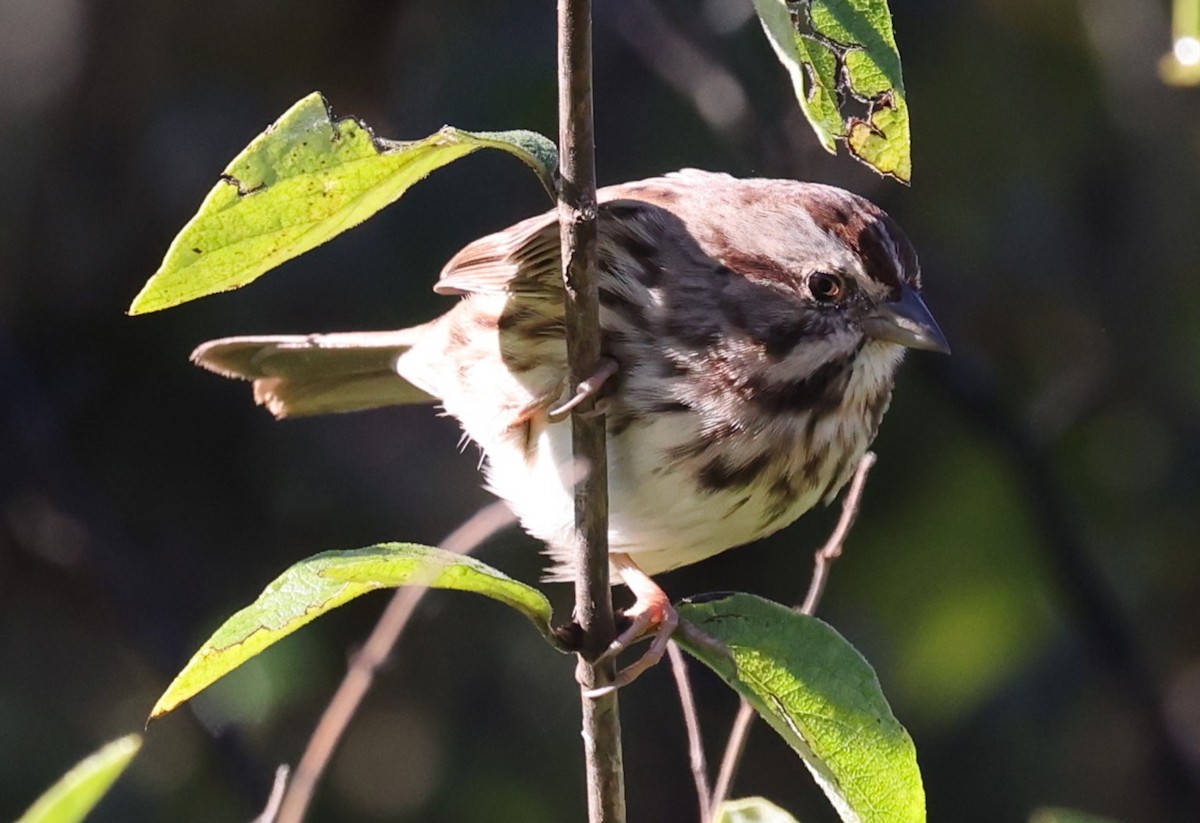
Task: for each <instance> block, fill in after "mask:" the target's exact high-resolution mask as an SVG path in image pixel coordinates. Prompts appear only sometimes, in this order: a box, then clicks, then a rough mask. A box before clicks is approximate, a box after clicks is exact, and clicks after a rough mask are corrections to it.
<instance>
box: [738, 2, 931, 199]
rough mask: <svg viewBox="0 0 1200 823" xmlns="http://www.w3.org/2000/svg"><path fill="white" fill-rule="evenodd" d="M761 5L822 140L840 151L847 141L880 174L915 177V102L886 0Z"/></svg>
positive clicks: (766, 26)
mask: <svg viewBox="0 0 1200 823" xmlns="http://www.w3.org/2000/svg"><path fill="white" fill-rule="evenodd" d="M754 8H755V10H756V11H757V12H758V17H759V21H760V22H761V23H762V27H763V31H764V32H765V33H766V35H767V39H768V40H769V41H770V43H771V47H772V48H773V49H774V50H775V54H776V55H777V56H778V57H779V60H780V62H782V63H783V65H784V67H785V68H786V69H787V71H788V74H789V75H790V76H791V78H792V86H793V88H794V89H795V92H796V99H797V100H798V101H799V102H800V108H801V109H802V110H803V111H804V114H805V116H806V117H807V118H808V121H809V123H811V124H812V127H813V130H814V131H815V132H816V134H817V139H818V140H819V141H820V142H821V145H822V146H824V147H825V149H826V150H827V151H829V152H833V151H835V146H836V141H838V140H841V141H843V143H845V145H846V148H847V149H848V150H849V151H850V153H851V154H852V155H853V156H854V157H856V158H857V159H859V160H861V161H862V162H864V163H866V164H867V165H868V166H871V167H872V168H873V169H875V170H876V171H878V172H879V173H880V174H885V175H888V176H890V177H894V178H896V179H897V180H900V181H901V182H904V183H907V182H909V181H910V180H911V179H912V143H911V137H910V134H909V120H908V102H907V98H906V96H905V93H904V78H903V76H902V75H901V71H900V51H899V49H897V47H896V37H895V33H894V32H893V31H892V15H891V12H890V11H889V9H888V4H887V0H808V2H803V3H797V2H788V0H754ZM864 107H865V111H864V110H863V109H864ZM855 108H857V109H859V110H860V111H862V114H863V115H864V116H859V115H858V114H855V113H854V111H853V110H854V109H855Z"/></svg>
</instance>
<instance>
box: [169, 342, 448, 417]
mask: <svg viewBox="0 0 1200 823" xmlns="http://www.w3.org/2000/svg"><path fill="white" fill-rule="evenodd" d="M436 322H437V321H433V323H427V324H425V325H424V326H415V327H413V328H410V329H401V330H399V331H378V332H348V333H345V334H310V335H273V336H263V337H225V338H222V339H220V340H210V341H209V342H207V343H205V344H203V345H201V346H200V347H199V348H197V349H196V350H195V351H194V352H192V362H193V363H195V364H196V365H198V366H201V367H202V368H205V369H208V370H209V371H211V372H216V373H217V374H219V375H222V376H224V377H233V378H239V379H242V380H250V381H253V383H254V399H255V401H256V402H258V403H259V404H260V405H263V406H266V407H267V409H269V410H270V412H271V414H273V415H275V416H276V417H278V418H283V417H307V416H311V415H318V414H336V413H339V412H350V411H362V410H365V409H374V408H379V407H380V406H395V405H403V404H408V403H432V402H434V401H435V399H436V398H434V397H432V396H431V395H429V394H428V393H426V392H424V391H422V390H421V389H419V388H417V387H416V386H414V385H413V384H412V383H410V382H408V381H407V380H405V379H404V378H403V377H401V376H400V375H399V374H398V373H397V371H396V361H397V360H398V359H399V357H400V356H401V355H402V354H404V353H405V352H406V351H408V349H409V348H410V347H411V346H413V345H414V344H415V343H416V342H417V341H418V340H420V339H421V337H422V336H423V335H424V334H425V333H426V332H427V331H428V329H429V328H430V327H431V326H433V325H434V323H436Z"/></svg>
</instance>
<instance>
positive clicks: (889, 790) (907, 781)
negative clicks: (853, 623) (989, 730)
mask: <svg viewBox="0 0 1200 823" xmlns="http://www.w3.org/2000/svg"><path fill="white" fill-rule="evenodd" d="M679 615H680V617H682V618H683V619H685V620H688V621H690V622H691V623H693V624H694V625H695V626H696V627H698V628H699V629H700V630H701V631H702V632H704V633H705V634H707V635H709V637H711V638H714V639H715V640H717V641H719V642H720V643H722V644H724V645H725V647H726V648H727V649H728V652H729V654H728V655H726V654H724V653H722V651H719V650H718V649H716V648H714V647H712V646H711V645H706V644H703V643H699V642H696V641H695V640H689V639H688V637H687V636H686V634H682V635H677V636H676V638H677V640H678V641H679V642H680V643H681V644H682V645H683V647H684V648H685V649H687V651H688V652H690V653H691V654H692V655H694V656H695V657H696V658H698V659H699V660H700V661H701V662H703V663H705V664H706V665H708V666H709V667H710V668H712V669H713V670H714V671H715V672H716V673H717V674H718V675H720V676H721V678H722V679H724V680H725V681H726V682H727V683H729V685H731V686H732V687H733V688H734V689H735V690H736V691H737V692H738V693H739V694H741V695H742V696H743V697H745V698H746V699H747V700H748V701H749V702H750V703H751V705H753V706H754V708H755V709H756V710H757V711H758V713H759V714H760V715H762V716H763V718H764V719H766V721H767V722H768V723H770V724H771V726H772V727H773V728H774V729H775V731H777V732H779V734H780V735H781V736H782V737H783V738H784V740H786V741H787V742H788V744H789V745H790V746H791V747H792V748H793V749H795V750H796V752H797V753H798V754H799V755H800V757H801V759H802V760H803V761H804V764H805V765H806V766H807V767H808V769H809V771H811V772H812V774H813V776H814V777H815V778H816V780H817V783H818V784H819V785H820V786H821V788H822V790H824V792H825V794H826V796H828V797H829V799H830V801H831V802H832V803H833V805H834V808H835V809H837V812H838V814H839V815H840V816H841V819H842V820H843V821H846V823H885V821H886V823H923V821H924V820H925V790H924V788H923V786H922V784H921V773H920V770H919V769H918V767H917V756H916V750H915V748H914V747H913V742H912V739H911V738H910V737H909V736H908V732H906V731H905V730H904V727H903V726H901V725H900V723H899V722H897V720H896V718H895V717H894V716H893V715H892V711H891V709H890V708H889V707H888V704H887V701H886V700H885V699H884V697H883V691H882V690H881V689H880V686H879V680H878V678H876V676H875V672H874V671H873V670H872V669H871V667H870V665H869V664H868V663H867V661H866V660H864V659H863V657H862V655H860V654H859V653H858V652H857V651H856V650H855V649H854V647H853V646H851V645H850V644H849V643H848V642H846V640H845V638H843V637H842V636H841V635H840V634H838V633H837V632H836V631H834V630H833V629H832V628H831V627H830V626H828V625H827V624H825V623H823V622H821V621H820V620H818V619H816V618H813V617H806V616H805V615H802V614H799V613H797V612H795V611H793V610H791V609H788V608H786V607H785V606H781V605H779V604H778V603H772V602H770V601H768V600H763V599H762V598H759V597H754V596H752V595H748V594H732V595H728V596H724V597H720V598H716V599H712V600H706V601H704V602H696V603H684V604H683V605H681V606H680V608H679Z"/></svg>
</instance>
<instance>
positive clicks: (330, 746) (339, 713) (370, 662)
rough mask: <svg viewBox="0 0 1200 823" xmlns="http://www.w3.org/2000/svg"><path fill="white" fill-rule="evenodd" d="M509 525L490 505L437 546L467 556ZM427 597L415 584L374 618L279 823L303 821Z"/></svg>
mask: <svg viewBox="0 0 1200 823" xmlns="http://www.w3.org/2000/svg"><path fill="white" fill-rule="evenodd" d="M514 520H515V518H514V517H513V514H512V512H511V511H510V510H509V508H508V506H506V505H505V504H504V503H501V502H496V503H491V504H489V505H487V506H485V507H483V508H482V509H480V510H479V511H478V512H476V513H475V514H474V515H472V516H471V517H470V518H469V519H468V520H467V521H466V522H465V523H463V524H462V525H461V526H459V527H458V528H457V529H455V530H454V531H453V532H452V533H451V534H450V536H449V537H447V538H446V539H445V540H443V541H442V542H441V544H440V545H441V547H442V548H443V549H445V550H446V551H452V552H456V553H458V554H469V553H470V552H471V551H473V550H474V549H476V548H477V547H478V546H479V545H480V544H481V543H483V541H485V540H487V538H488V537H490V536H491V535H493V534H495V533H496V532H498V531H500V530H501V529H503V528H505V527H507V526H509V525H511V524H512V523H513V522H514ZM426 591H427V589H426V588H425V587H424V586H421V585H420V583H419V581H414V583H413V584H412V585H407V586H403V587H401V588H398V589H396V593H395V594H394V595H392V599H391V601H390V602H389V603H388V605H387V608H386V609H384V612H383V614H382V615H380V617H379V622H378V623H376V624H375V628H374V629H373V630H372V631H371V634H370V636H369V637H368V638H367V642H366V643H364V644H363V647H362V649H361V650H360V651H359V653H358V654H356V655H355V656H354V660H353V661H352V662H351V663H350V668H349V670H348V671H347V672H346V676H345V678H343V680H342V684H341V685H340V686H338V690H337V692H336V693H335V694H334V695H333V699H332V700H330V701H329V705H328V706H327V707H326V708H325V713H324V714H322V715H321V720H320V722H319V723H317V728H316V730H315V731H314V732H313V734H312V737H310V738H309V741H308V746H307V747H306V748H305V750H304V756H303V757H301V758H300V763H299V765H297V766H296V773H295V775H294V776H293V777H292V780H291V782H290V783H289V784H288V787H287V792H286V793H285V794H284V796H283V803H282V805H281V806H280V809H279V816H278V818H277V820H278V823H300V821H301V820H303V819H304V814H305V812H306V811H307V810H308V805H309V803H311V802H312V797H313V792H314V791H315V790H316V787H317V783H318V781H320V779H321V775H322V774H324V772H325V768H326V767H327V766H328V765H329V760H330V758H332V757H333V751H334V749H335V748H336V747H337V744H338V742H339V741H340V740H341V739H342V735H343V734H344V733H345V731H346V727H347V726H349V725H350V720H351V719H352V718H353V717H354V713H355V712H356V711H358V707H359V704H361V703H362V699H363V697H364V696H366V693H367V690H368V689H369V688H371V684H372V682H373V681H374V680H375V672H376V671H378V669H379V667H380V666H382V665H383V663H384V662H385V661H386V660H387V658H388V656H389V655H390V654H391V653H392V648H393V647H394V646H395V645H396V641H397V640H398V639H399V638H400V633H401V632H403V631H404V627H405V625H407V624H408V620H409V618H410V617H412V614H413V611H414V610H415V609H416V607H417V604H418V603H419V602H420V600H421V598H422V597H423V596H424V595H425V592H426Z"/></svg>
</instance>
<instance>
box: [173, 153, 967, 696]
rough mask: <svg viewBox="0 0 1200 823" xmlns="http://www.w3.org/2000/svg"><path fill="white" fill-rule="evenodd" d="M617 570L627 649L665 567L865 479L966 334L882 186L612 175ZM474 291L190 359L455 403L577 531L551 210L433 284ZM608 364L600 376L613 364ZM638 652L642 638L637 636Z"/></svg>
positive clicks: (552, 526)
mask: <svg viewBox="0 0 1200 823" xmlns="http://www.w3.org/2000/svg"><path fill="white" fill-rule="evenodd" d="M599 202H600V208H599V227H598V231H599V241H598V256H599V270H598V272H597V276H598V278H599V289H600V300H601V308H600V312H601V317H600V321H601V326H602V330H603V331H602V334H603V338H602V349H603V353H604V355H605V357H606V358H607V360H606V362H607V363H609V364H611V366H613V367H615V368H612V369H610V370H609V371H610V372H611V374H610V375H607V378H608V379H607V380H605V381H604V382H603V384H602V385H601V386H600V388H599V390H598V393H599V402H600V404H601V407H602V409H603V411H604V412H605V413H606V415H607V427H608V454H609V490H610V498H611V504H610V508H611V511H610V518H609V544H610V547H611V552H612V561H613V571H614V574H615V575H617V576H618V577H617V579H620V580H623V581H624V582H625V583H626V585H628V586H629V587H630V588H631V590H632V591H633V592H634V594H635V595H636V597H637V603H635V605H634V607H633V608H632V609H630V610H629V611H628V612H627V615H629V616H631V617H633V618H634V620H633V625H632V626H631V627H630V629H629V630H628V631H627V632H625V633H624V634H623V636H622V638H621V640H622V641H623V644H628V643H629V642H631V641H632V640H633V639H636V637H638V636H639V635H642V634H644V633H647V632H648V631H649V630H652V629H656V628H657V629H660V630H659V631H658V632H657V638H656V640H655V643H654V644H653V645H652V647H651V651H650V652H648V653H647V656H646V657H645V658H643V660H642V661H639V663H637V664H634V665H633V666H631V667H629V669H627V670H626V671H625V672H624V673H623V674H622V676H621V680H622V682H627V681H628V680H630V679H632V678H633V677H634V676H636V674H637V673H638V672H640V671H641V670H642V669H644V668H645V667H646V666H647V665H649V664H650V663H652V662H654V661H655V660H657V657H660V656H661V654H662V650H663V649H664V648H665V644H666V636H667V634H669V632H670V630H671V628H672V627H673V625H674V624H673V621H674V620H675V618H674V615H673V610H672V609H671V606H670V601H669V600H668V599H667V597H666V595H665V594H664V593H663V592H662V590H661V589H659V588H658V586H657V585H656V584H654V583H653V582H652V581H651V580H650V579H649V577H648V575H652V574H656V573H659V572H664V571H667V570H669V569H673V568H676V567H678V566H683V565H686V564H689V563H695V562H696V561H698V560H703V559H704V558H706V557H709V556H711V555H714V554H716V553H718V552H721V551H724V550H726V549H728V548H731V547H734V546H739V545H741V544H744V543H748V542H750V541H753V540H756V539H758V538H760V537H763V536H765V535H768V534H771V533H772V532H774V531H777V530H778V529H781V528H783V527H784V526H786V525H788V524H789V523H791V522H792V521H794V520H795V519H796V518H798V517H799V516H800V515H801V514H803V513H804V512H805V511H807V510H808V509H809V508H811V507H812V506H813V505H814V504H815V503H816V502H817V501H819V500H825V501H828V500H830V499H831V498H833V497H834V495H836V493H837V491H838V490H839V489H840V488H841V487H842V485H843V484H844V483H845V482H846V481H847V480H848V479H849V477H850V475H851V473H852V472H853V470H854V467H855V465H856V464H857V462H858V460H859V459H860V457H861V456H862V454H863V453H864V452H865V451H866V449H867V447H868V445H869V444H870V442H871V440H872V439H873V438H874V436H875V433H876V430H877V429H878V427H879V422H880V419H881V418H882V417H883V414H884V411H885V410H886V408H887V406H888V402H889V400H890V397H891V391H892V382H893V376H894V373H895V370H896V367H897V365H898V364H899V363H900V360H901V357H902V355H903V352H904V349H905V347H908V348H917V349H930V350H933V351H942V352H946V351H948V347H947V345H946V341H945V338H944V337H943V336H942V333H941V331H940V330H939V329H938V327H937V324H936V322H935V321H934V319H933V317H932V315H930V313H929V312H928V310H927V309H926V307H925V305H924V303H923V302H922V301H921V298H920V297H919V296H918V292H919V291H920V274H919V270H918V265H917V256H916V254H915V252H914V251H913V248H912V246H911V245H910V244H909V241H908V239H907V238H906V237H905V236H904V234H903V233H902V232H901V230H900V228H899V227H898V226H897V225H896V223H895V222H894V221H893V220H892V219H891V218H890V217H888V216H887V215H886V214H885V213H884V212H883V211H882V210H880V209H879V208H878V207H877V206H875V205H874V204H872V203H870V202H869V201H867V200H865V199H863V198H862V197H858V196H857V195H854V194H851V193H849V192H847V191H843V190H841V189H838V188H833V187H831V186H825V185H818V184H815V183H800V182H795V181H790V180H739V179H736V178H733V177H730V176H728V175H725V174H713V173H708V172H702V171H696V170H685V171H681V172H677V173H674V174H668V175H666V176H665V177H661V178H655V179H650V180H644V181H641V182H636V183H627V184H624V185H619V186H611V187H608V188H605V189H601V190H600V192H599ZM434 288H435V291H437V292H438V293H440V294H454V295H461V296H462V300H460V301H459V302H458V304H457V305H456V306H454V307H453V308H452V309H450V311H448V312H447V313H446V314H444V315H442V316H441V317H439V318H437V319H436V320H433V321H432V322H430V323H426V324H425V325H422V326H417V327H415V328H410V329H404V330H402V331H385V332H365V333H349V334H328V335H310V336H275V337H234V338H227V339H224V340H216V341H212V342H209V343H205V344H204V345H202V346H201V347H200V348H198V349H197V350H196V352H195V353H194V355H193V360H194V361H195V362H196V363H198V364H200V365H201V366H203V367H204V368H207V369H210V370H212V371H214V372H217V373H219V374H222V375H225V376H229V377H240V378H245V379H248V380H253V381H254V396H255V399H256V400H257V401H258V402H259V403H261V404H263V405H265V406H267V408H268V409H270V410H271V412H273V413H274V414H275V416H276V417H298V416H302V415H313V414H326V413H331V412H344V411H353V410H357V409H368V408H373V407H378V406H385V405H391V404H402V403H424V402H440V403H441V404H442V405H443V406H444V407H445V409H446V411H447V412H449V413H450V414H452V415H453V416H455V417H456V418H458V419H459V421H460V422H461V423H462V426H463V429H464V430H465V431H466V433H467V434H468V435H469V436H470V437H471V438H472V439H473V440H475V442H476V443H478V444H479V445H480V446H481V447H482V448H483V451H484V453H485V454H486V457H487V467H486V475H487V481H488V486H489V487H490V489H491V490H492V491H493V492H495V493H496V494H497V495H499V496H500V497H502V498H503V499H505V500H507V501H508V502H509V503H510V504H511V506H512V508H513V509H514V510H515V512H516V513H517V515H518V516H519V517H520V520H521V523H522V525H523V526H524V527H525V529H526V530H527V531H529V532H530V533H531V534H532V535H534V536H535V537H537V538H539V539H540V540H543V541H545V543H546V545H547V547H548V552H549V554H550V556H551V557H552V558H553V560H554V561H555V563H554V565H553V567H552V568H551V569H550V573H549V577H550V578H551V579H566V578H568V577H570V576H571V574H572V569H571V556H572V554H571V553H572V541H573V540H574V534H575V530H574V524H573V504H572V490H571V485H572V482H573V476H574V475H575V474H576V472H575V471H574V470H573V468H572V465H573V464H572V455H571V437H570V429H569V426H570V423H569V421H568V420H567V419H566V417H567V416H566V415H563V414H557V413H555V412H556V411H557V407H559V406H560V405H561V404H563V403H564V401H566V400H567V399H568V398H570V397H571V396H572V395H573V394H574V393H575V390H576V389H575V387H574V386H570V385H568V371H567V364H566V347H565V343H564V339H563V283H562V275H561V272H560V249H559V232H558V223H557V218H556V215H555V213H554V212H548V213H546V214H542V215H539V216H537V217H533V218H530V219H528V220H524V221H522V222H520V223H517V224H516V225H514V226H512V227H510V228H508V229H505V230H504V231H501V232H498V233H496V234H492V235H489V236H487V237H484V238H482V239H480V240H476V241H475V242H473V243H471V244H470V245H468V246H467V247H466V248H464V249H463V250H462V251H460V252H459V253H458V254H457V255H455V257H454V258H453V259H452V260H451V261H450V262H449V263H448V264H447V265H446V267H445V268H444V269H443V271H442V275H441V279H440V280H439V281H438V283H437V285H436V286H435V287H434ZM603 376H605V375H602V377H603ZM621 647H623V645H622V646H621Z"/></svg>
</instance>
